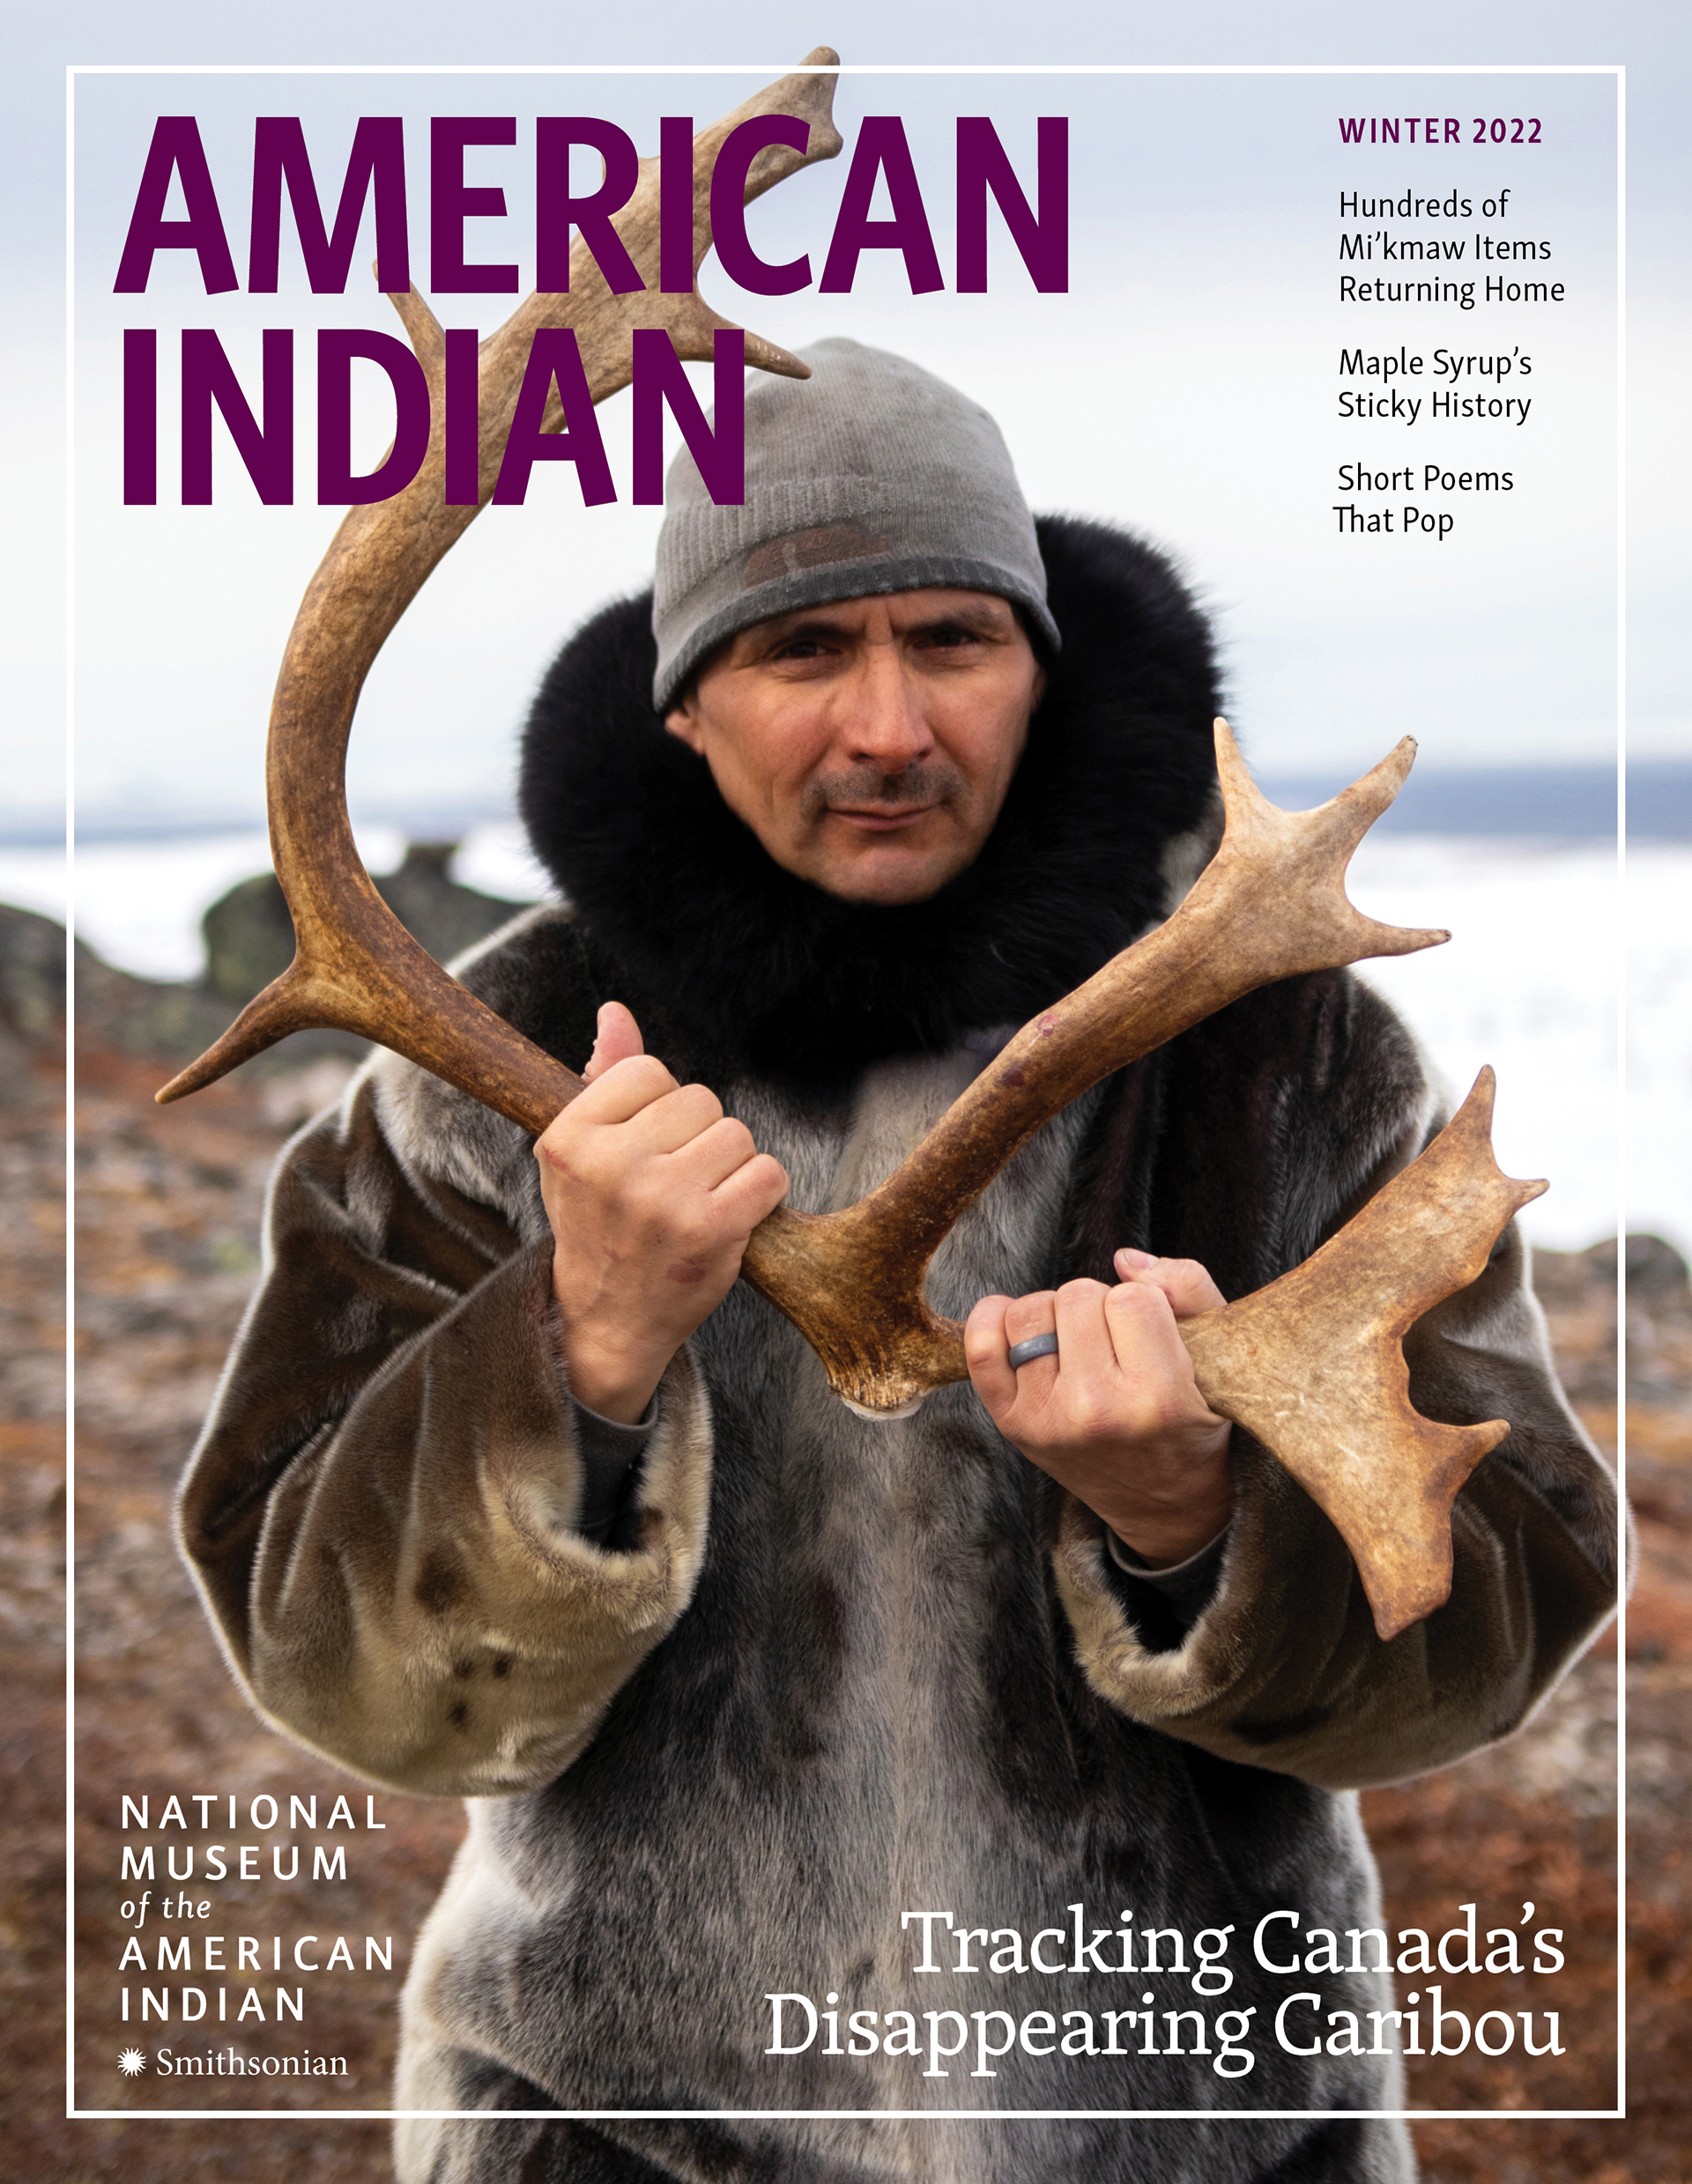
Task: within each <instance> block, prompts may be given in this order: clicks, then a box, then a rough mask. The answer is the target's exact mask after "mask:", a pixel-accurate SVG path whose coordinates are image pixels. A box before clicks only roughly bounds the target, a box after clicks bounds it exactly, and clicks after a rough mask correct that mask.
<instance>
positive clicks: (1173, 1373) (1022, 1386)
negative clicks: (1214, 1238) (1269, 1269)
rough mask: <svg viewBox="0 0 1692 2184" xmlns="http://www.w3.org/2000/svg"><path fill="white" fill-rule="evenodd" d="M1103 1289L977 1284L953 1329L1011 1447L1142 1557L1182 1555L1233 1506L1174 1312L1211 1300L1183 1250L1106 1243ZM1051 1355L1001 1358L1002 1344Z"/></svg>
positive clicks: (1080, 1284)
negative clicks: (1034, 1345)
mask: <svg viewBox="0 0 1692 2184" xmlns="http://www.w3.org/2000/svg"><path fill="white" fill-rule="evenodd" d="M1116 1267H1117V1273H1118V1274H1119V1275H1120V1276H1121V1277H1122V1280H1121V1281H1120V1282H1119V1283H1118V1284H1117V1286H1116V1287H1115V1288H1107V1286H1106V1285H1105V1284H1104V1283H1102V1282H1085V1281H1077V1282H1065V1284H1064V1286H1063V1287H1062V1288H1061V1289H1058V1290H1050V1289H1047V1290H1040V1291H1037V1292H1035V1294H1034V1295H1032V1296H1028V1297H1014V1298H1013V1297H983V1299H981V1301H980V1302H979V1303H978V1304H977V1305H976V1308H975V1310H974V1311H973V1312H972V1313H971V1314H969V1319H968V1324H967V1325H966V1327H965V1329H964V1331H963V1341H964V1353H965V1356H966V1357H967V1359H968V1364H969V1377H970V1379H971V1380H972V1381H974V1383H975V1386H976V1393H977V1394H978V1395H979V1396H980V1397H981V1399H982V1402H983V1403H984V1404H985V1405H986V1407H987V1411H988V1415H989V1416H990V1417H991V1419H992V1421H993V1424H994V1425H996V1426H998V1430H999V1432H1000V1433H1003V1434H1004V1436H1005V1438H1006V1440H1008V1441H1009V1442H1010V1443H1011V1445H1012V1447H1015V1448H1020V1450H1021V1452H1022V1454H1023V1455H1025V1456H1027V1457H1028V1459H1029V1461H1030V1462H1034V1463H1037V1464H1038V1465H1039V1466H1040V1468H1041V1470H1043V1471H1046V1472H1049V1473H1050V1475H1051V1477H1053V1478H1055V1479H1056V1480H1057V1481H1058V1484H1059V1485H1060V1486H1066V1487H1067V1488H1068V1489H1069V1491H1070V1492H1071V1493H1072V1494H1073V1495H1074V1496H1075V1497H1076V1499H1078V1500H1080V1501H1083V1502H1085V1503H1086V1504H1087V1507H1088V1508H1089V1509H1091V1510H1093V1511H1094V1512H1095V1514H1096V1515H1098V1516H1101V1517H1102V1518H1103V1520H1104V1521H1105V1522H1106V1523H1107V1524H1108V1525H1109V1527H1110V1529H1111V1530H1112V1531H1113V1532H1114V1533H1115V1534H1116V1535H1117V1538H1118V1539H1120V1540H1122V1541H1123V1542H1124V1544H1126V1545H1127V1546H1129V1547H1132V1549H1133V1551H1135V1553H1136V1554H1138V1555H1139V1556H1140V1557H1141V1558H1143V1559H1144V1560H1145V1561H1147V1563H1150V1564H1151V1565H1152V1566H1154V1567H1168V1566H1169V1565H1171V1564H1173V1563H1176V1562H1184V1561H1185V1560H1186V1558H1187V1557H1188V1556H1189V1555H1191V1554H1196V1553H1197V1551H1199V1548H1200V1547H1202V1546H1204V1545H1205V1544H1206V1543H1207V1542H1208V1541H1210V1540H1212V1539H1213V1538H1214V1537H1215V1536H1216V1535H1217V1533H1218V1532H1220V1531H1221V1529H1222V1528H1223V1526H1224V1525H1225V1524H1226V1523H1227V1522H1228V1518H1229V1516H1230V1515H1231V1514H1232V1513H1233V1508H1234V1482H1233V1476H1232V1473H1231V1471H1230V1469H1229V1465H1228V1435H1229V1433H1230V1432H1231V1431H1232V1428H1231V1427H1230V1426H1229V1425H1228V1420H1227V1419H1226V1418H1218V1417H1217V1416H1216V1414H1215V1413H1214V1412H1213V1410H1210V1409H1209V1407H1208V1406H1207V1405H1206V1402H1205V1399H1204V1397H1203V1396H1201V1395H1200V1394H1199V1387H1198V1383H1197V1381H1195V1380H1194V1379H1193V1374H1192V1360H1191V1358H1190V1357H1189V1356H1188V1355H1187V1351H1186V1346H1185V1344H1184V1343H1183V1342H1182V1340H1181V1336H1180V1333H1179V1331H1178V1330H1177V1328H1176V1321H1177V1320H1184V1319H1191V1317H1192V1316H1193V1315H1194V1314H1197V1313H1200V1312H1209V1311H1213V1310H1215V1309H1216V1308H1218V1307H1220V1306H1221V1304H1222V1302H1223V1301H1224V1300H1223V1298H1222V1294H1221V1291H1220V1290H1219V1289H1218V1288H1217V1286H1216V1284H1215V1283H1214V1282H1213V1281H1212V1280H1211V1278H1210V1277H1209V1275H1208V1274H1206V1271H1205V1270H1204V1268H1203V1267H1201V1266H1199V1264H1198V1263H1197V1262H1196V1261H1194V1260H1191V1259H1154V1258H1153V1257H1152V1255H1151V1254H1150V1253H1149V1252H1144V1251H1119V1252H1118V1253H1117V1259H1116ZM1053 1332H1055V1333H1056V1334H1057V1336H1058V1354H1057V1355H1056V1356H1055V1357H1045V1358H1035V1359H1032V1360H1031V1361H1030V1362H1029V1363H1028V1364H1027V1365H1025V1366H1022V1367H1021V1368H1020V1370H1016V1369H1013V1367H1012V1366H1011V1363H1010V1359H1009V1354H1008V1353H1009V1351H1010V1348H1011V1345H1012V1344H1013V1343H1020V1342H1025V1341H1027V1340H1028V1337H1029V1336H1035V1335H1044V1334H1050V1333H1053Z"/></svg>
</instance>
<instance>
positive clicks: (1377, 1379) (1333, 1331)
mask: <svg viewBox="0 0 1692 2184" xmlns="http://www.w3.org/2000/svg"><path fill="white" fill-rule="evenodd" d="M1492 1100H1493V1074H1492V1071H1491V1070H1489V1069H1486V1070H1481V1074H1480V1076H1479V1077H1477V1078H1476V1079H1475V1083H1474V1087H1473V1091H1472V1092H1470V1094H1469V1096H1468V1098H1467V1099H1466V1100H1465V1101H1464V1103H1463V1105H1462V1107H1460V1108H1459V1109H1458V1113H1457V1114H1456V1115H1455V1116H1454V1117H1453V1118H1452V1120H1451V1122H1449V1123H1448V1124H1447V1125H1446V1127H1445V1128H1444V1129H1443V1130H1442V1131H1441V1132H1440V1134H1439V1136H1437V1137H1436V1139H1435V1140H1434V1142H1433V1144H1431V1145H1429V1148H1428V1150H1427V1151H1426V1152H1424V1153H1423V1154H1422V1155H1421V1159H1418V1160H1415V1161H1414V1162H1412V1164H1411V1165H1410V1166H1408V1167H1407V1168H1406V1169H1405V1170H1404V1171H1403V1172H1402V1173H1400V1174H1399V1175H1397V1176H1395V1177H1394V1178H1393V1180H1392V1181H1391V1182H1390V1183H1388V1184H1387V1185H1386V1187H1385V1188H1384V1189H1383V1190H1381V1191H1379V1192H1377V1194H1376V1196H1374V1197H1373V1198H1371V1199H1370V1200H1369V1203H1368V1204H1367V1205H1366V1206H1365V1207H1364V1208H1363V1209H1362V1211H1361V1212H1360V1213H1358V1214H1357V1215H1356V1216H1355V1218H1354V1219H1352V1220H1351V1221H1349V1222H1348V1223H1347V1225H1346V1226H1345V1227H1344V1228H1343V1229H1341V1230H1340V1233H1339V1234H1338V1235H1337V1236H1334V1237H1332V1238H1331V1239H1330V1240H1329V1241H1328V1242H1327V1243H1325V1244H1324V1245H1323V1247H1322V1248H1321V1250H1320V1251H1318V1252H1317V1254H1316V1255H1315V1256H1314V1257H1313V1258H1310V1259H1308V1260H1306V1261H1305V1262H1304V1264H1303V1265H1302V1266H1300V1267H1295V1269H1294V1270H1293V1271H1292V1272H1291V1273H1290V1274H1284V1275H1282V1276H1281V1277H1280V1280H1279V1281H1276V1282H1271V1283H1270V1284H1269V1285H1268V1287H1267V1288H1266V1289H1260V1290H1258V1291H1257V1292H1255V1293H1254V1294H1253V1295H1251V1296H1250V1297H1244V1298H1241V1299H1239V1300H1238V1301H1237V1302H1236V1303H1234V1304H1231V1305H1228V1306H1227V1307H1224V1308H1223V1309H1222V1310H1221V1311H1219V1312H1206V1313H1203V1314H1199V1317H1197V1318H1196V1319H1191V1320H1186V1321H1184V1322H1182V1325H1181V1339H1182V1340H1183V1342H1184V1343H1185V1344H1186V1346H1187V1349H1188V1351H1189V1353H1190V1354H1191V1358H1192V1362H1193V1370H1194V1373H1195V1375H1196V1377H1197V1379H1198V1381H1199V1387H1200V1388H1201V1389H1202V1390H1203V1393H1204V1397H1205V1400H1206V1403H1209V1405H1210V1407H1211V1409H1212V1410H1216V1411H1219V1412H1220V1413H1221V1415H1222V1416H1223V1417H1224V1418H1232V1419H1234V1420H1235V1421H1236V1423H1237V1424H1239V1425H1243V1426H1244V1427H1245V1428H1246V1429H1247V1431H1248V1432H1249V1433H1252V1434H1254V1435H1255V1436H1256V1437H1257V1439H1258V1440H1260V1441H1261V1442H1262V1443H1263V1444H1264V1446H1265V1447H1268V1448H1272V1449H1273V1451H1274V1453H1275V1455H1277V1456H1278V1457H1279V1458H1280V1462H1282V1463H1283V1464H1284V1465H1285V1466H1286V1468H1287V1469H1288V1470H1289V1471H1290V1472H1291V1473H1292V1475H1293V1477H1295V1479H1297V1480H1298V1481H1299V1483H1300V1484H1301V1485H1302V1486H1303V1487H1304V1488H1305V1489H1306V1491H1307V1492H1309V1493H1310V1496H1311V1497H1312V1499H1314V1500H1315V1501H1316V1502H1317V1504H1318V1506H1319V1507H1321V1508H1322V1509H1323V1510H1324V1511H1325V1513H1326V1514H1327V1515H1328V1516H1329V1517H1330V1518H1331V1519H1332V1521H1333V1524H1334V1526H1335V1528H1336V1529H1338V1531H1339V1533H1340V1536H1341V1537H1342V1538H1343V1539H1344V1541H1345V1543H1346V1544H1347V1547H1348V1548H1349V1549H1350V1550H1351V1554H1352V1558H1353V1560H1354V1562H1355V1563H1356V1565H1357V1570H1358V1574H1359V1576H1360V1577H1361V1578H1362V1584H1363V1590H1364V1593H1365V1595H1367V1597H1368V1600H1369V1606H1370V1608H1371V1609H1372V1610H1373V1611H1374V1617H1375V1627H1376V1629H1377V1632H1379V1633H1380V1635H1381V1637H1382V1638H1384V1639H1391V1638H1396V1637H1397V1636H1398V1634H1399V1632H1400V1631H1402V1630H1404V1629H1406V1627H1407V1626H1408V1625H1410V1624H1412V1623H1416V1622H1419V1621H1420V1620H1421V1618H1422V1617H1424V1616H1426V1615H1429V1614H1431V1613H1432V1611H1433V1610H1435V1609H1436V1608H1437V1607H1439V1606H1440V1605H1441V1604H1442V1603H1443V1602H1444V1600H1445V1599H1446V1598H1447V1597H1448V1595H1450V1592H1451V1503H1452V1501H1453V1500H1454V1499H1456V1496H1457V1492H1458V1488H1459V1487H1460V1486H1461V1485H1462V1484H1463V1483H1464V1481H1465V1480H1466V1478H1467V1477H1468V1476H1469V1474H1470V1472H1471V1471H1473V1469H1474V1467H1475V1465H1476V1464H1477V1463H1479V1462H1480V1461H1481V1457H1482V1456H1484V1455H1486V1454H1487V1453H1488V1450H1490V1449H1493V1448H1495V1447H1497V1446H1498V1444H1499V1442H1500V1441H1501V1440H1503V1439H1504V1437H1505V1435H1506V1434H1507V1433H1509V1432H1510V1427H1509V1425H1507V1424H1506V1423H1505V1421H1504V1420H1503V1419H1502V1418H1492V1419H1488V1420H1487V1421H1486V1422H1484V1423H1482V1424H1478V1425H1437V1424H1436V1423H1435V1422H1434V1421H1433V1420H1431V1419H1429V1418H1422V1417H1421V1416H1420V1415H1419V1413H1418V1412H1417V1411H1416V1410H1414V1408H1413V1407H1412V1405H1411V1402H1410V1374H1409V1368H1408V1367H1407V1366H1406V1363H1405V1359H1404V1352H1403V1350H1402V1348H1401V1344H1402V1342H1403V1338H1404V1336H1405V1335H1406V1332H1407V1330H1408V1329H1409V1328H1410V1327H1411V1326H1412V1325H1413V1324H1414V1322H1415V1321H1416V1320H1418V1319H1420V1318H1421V1314H1423V1313H1424V1312H1426V1311H1428V1310H1429V1308H1430V1307H1432V1306H1434V1305H1436V1304H1437V1303H1438V1302H1439V1301H1440V1300H1441V1299H1443V1298H1445V1297H1449V1296H1451V1294H1452V1293H1453V1292H1455V1291H1457V1290H1458V1289H1460V1288H1462V1287H1463V1286H1464V1285H1465V1284H1467V1283H1469V1282H1472V1281H1473V1280H1474V1279H1475V1278H1476V1277H1477V1276H1478V1275H1479V1274H1480V1273H1481V1270H1482V1269H1483V1268H1484V1267H1485V1265H1486V1263H1487V1256H1488V1253H1489V1252H1490V1250H1491V1248H1492V1247H1493V1244H1494V1243H1495V1241H1496V1240H1497V1237H1498V1234H1499V1232H1500V1231H1501V1230H1502V1229H1503V1225H1504V1224H1505V1222H1506V1221H1508V1220H1509V1219H1510V1217H1511V1215H1512V1214H1514V1213H1516V1212H1518V1211H1519V1210H1520V1209H1521V1208H1522V1207H1523V1206H1525V1205H1526V1204H1527V1203H1528V1202H1529V1201H1530V1200H1531V1199H1534V1198H1537V1197H1538V1196H1540V1192H1541V1191H1543V1190H1544V1189H1545V1188H1546V1186H1545V1185H1544V1183H1542V1182H1516V1181H1512V1180H1511V1179H1510V1177H1509V1176H1507V1175H1504V1174H1503V1173H1500V1171H1499V1168H1498V1165H1497V1162H1496V1161H1495V1159H1494V1158H1493V1153H1492V1142H1491V1136H1490V1131H1491V1123H1492ZM1387 1452H1390V1454H1391V1458H1392V1462H1391V1467H1390V1468H1389V1467H1388V1466H1387V1465H1386V1464H1385V1463H1384V1462H1383V1461H1382V1458H1383V1455H1384V1453H1387Z"/></svg>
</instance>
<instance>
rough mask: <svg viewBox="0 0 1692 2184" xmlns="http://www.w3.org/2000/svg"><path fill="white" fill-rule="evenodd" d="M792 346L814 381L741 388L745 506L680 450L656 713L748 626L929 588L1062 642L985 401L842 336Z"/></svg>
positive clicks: (667, 494)
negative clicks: (1013, 611)
mask: <svg viewBox="0 0 1692 2184" xmlns="http://www.w3.org/2000/svg"><path fill="white" fill-rule="evenodd" d="M798 354H799V355H800V356H801V357H802V358H803V359H804V360H805V362H806V363H807V364H808V365H809V366H811V374H812V375H811V377H810V378H809V379H778V378H776V377H775V376H773V375H772V374H768V373H762V372H761V373H758V374H755V375H754V377H753V383H752V384H751V385H750V386H749V387H748V389H747V390H746V499H745V500H744V501H743V502H741V503H740V504H739V505H738V506H737V507H717V506H716V504H715V503H714V502H713V501H712V500H711V498H710V495H709V493H708V492H707V491H706V489H705V485H704V481H703V480H702V479H701V477H700V474H699V470H698V467H697V465H696V464H695V463H694V459H693V457H692V455H689V454H688V452H687V450H686V448H683V449H682V451H681V452H680V454H679V455H677V457H676V459H675V461H674V462H673V463H672V464H671V465H670V473H669V477H668V478H667V479H666V480H665V485H664V529H663V530H662V531H661V532H660V533H659V535H658V563H657V585H656V589H655V590H654V593H653V599H652V629H653V633H654V635H655V636H656V637H657V640H658V671H657V676H656V677H655V678H654V680H653V685H652V702H653V704H654V705H655V706H656V707H657V710H658V711H659V712H660V713H663V712H664V711H666V710H667V709H668V707H670V706H671V704H672V702H673V701H674V699H675V696H676V693H677V692H678V691H679V690H680V688H681V686H682V685H683V684H684V683H685V682H686V680H687V677H689V676H690V675H691V674H692V673H693V672H694V669H695V668H697V667H698V666H700V665H701V663H702V662H703V661H705V660H706V659H708V658H709V655H711V654H712V653H713V652H714V651H715V650H716V648H717V647H718V646H719V645H720V644H722V643H723V642H724V640H726V639H728V638H730V637H732V636H733V635H734V634H735V633H737V631H739V630H743V629H748V628H750V627H751V626H752V625H753V623H754V622H765V621H768V620H769V619H770V618H772V617H773V616H775V615H778V614H790V613H791V612H792V611H793V610H794V609H795V608H796V607H808V606H820V605H822V604H823V603H825V602H827V601H829V600H834V599H860V598H865V597H867V596H871V595H872V594H875V593H881V592H892V591H915V590H917V589H918V588H919V587H922V586H924V585H930V584H933V585H946V586H952V587H955V588H957V589H961V590H965V591H988V592H994V593H996V594H997V595H998V596H999V597H1000V598H1003V599H1008V600H1010V601H1011V602H1012V603H1013V605H1016V606H1019V607H1020V608H1021V609H1022V610H1023V611H1024V612H1025V613H1026V614H1027V615H1028V618H1030V620H1031V621H1032V622H1033V624H1034V625H1035V626H1036V627H1037V628H1038V629H1039V631H1040V633H1042V635H1043V637H1044V638H1045V640H1046V642H1047V643H1048V644H1050V646H1052V647H1053V648H1056V647H1057V646H1058V643H1059V641H1060V640H1059V638H1058V625H1057V624H1056V623H1055V622H1054V621H1053V620H1052V618H1051V614H1050V610H1049V609H1048V607H1047V605H1046V572H1045V568H1044V566H1043V564H1042V562H1041V559H1040V549H1039V546H1038V545H1037V544H1035V536H1034V519H1033V517H1032V516H1031V515H1029V514H1028V504H1027V502H1026V501H1025V500H1023V498H1022V492H1021V489H1020V486H1019V485H1017V482H1016V473H1015V471H1014V470H1013V469H1012V468H1011V458H1010V455H1009V453H1008V452H1007V450H1006V446H1005V442H1004V440H1003V438H1002V437H1001V435H1000V433H999V429H998V426H997V425H995V424H994V422H993V420H992V418H990V417H989V416H988V414H987V412H986V411H985V410H983V409H980V408H978V407H977V405H976V403H973V402H970V401H969V400H968V399H967V398H966V397H965V396H962V395H961V394H959V393H958V391H957V390H956V389H955V388H952V387H948V386H947V385H946V382H945V381H944V380H939V379H936V378H935V377H934V376H933V374H931V373H929V372H924V371H923V370H921V369H919V367H918V366H916V365H915V364H909V363H907V362H906V361H905V359H904V358H902V357H895V356H889V355H888V354H887V352H886V351H885V350H882V349H866V348H865V347H863V346H862V344H859V343H857V342H856V341H842V340H839V339H835V340H831V341H819V342H815V343H813V344H812V346H811V347H810V348H808V349H801V350H800V351H799V352H798Z"/></svg>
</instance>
